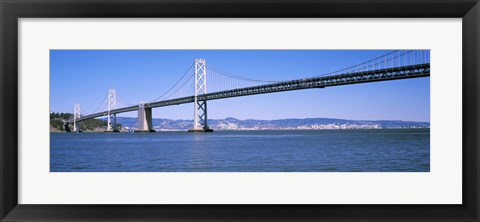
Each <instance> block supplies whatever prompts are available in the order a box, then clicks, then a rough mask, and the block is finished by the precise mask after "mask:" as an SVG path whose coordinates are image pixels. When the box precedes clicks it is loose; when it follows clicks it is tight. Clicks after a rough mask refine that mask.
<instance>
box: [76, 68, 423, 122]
mask: <svg viewBox="0 0 480 222" xmlns="http://www.w3.org/2000/svg"><path fill="white" fill-rule="evenodd" d="M427 76H430V63H426V64H418V65H411V66H400V67H394V68H387V69H377V70H372V71H363V72H355V73H346V74H339V75H331V76H320V77H313V78H305V79H296V80H290V81H284V82H277V83H271V84H266V85H258V86H252V87H245V88H237V89H232V90H226V91H219V92H212V93H207V94H203V95H199V96H198V100H199V101H201V100H215V99H225V98H231V97H237V96H249V95H255V94H264V93H274V92H282V91H290V90H300V89H309V88H325V87H330V86H339V85H348V84H357V83H367V82H377V81H387V80H396V79H408V78H418V77H427ZM192 102H194V96H187V97H181V98H176V99H170V100H162V101H158V102H151V103H145V104H144V107H145V108H157V107H163V106H172V105H180V104H185V103H192ZM135 110H138V106H129V107H124V108H119V109H114V110H110V113H114V114H117V113H124V112H131V111H135ZM106 115H108V112H107V111H105V112H99V113H95V114H91V115H86V116H82V117H80V118H79V119H77V121H83V120H87V119H92V118H96V117H101V116H106Z"/></svg>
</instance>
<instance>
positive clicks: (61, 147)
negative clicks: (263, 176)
mask: <svg viewBox="0 0 480 222" xmlns="http://www.w3.org/2000/svg"><path fill="white" fill-rule="evenodd" d="M50 141H51V149H50V170H51V171H52V172H429V171H430V130H429V129H375V130H372V129H370V130H318V131H315V130H305V131H299V130H291V131H285V130H282V131H216V132H213V133H187V132H157V133H51V134H50Z"/></svg>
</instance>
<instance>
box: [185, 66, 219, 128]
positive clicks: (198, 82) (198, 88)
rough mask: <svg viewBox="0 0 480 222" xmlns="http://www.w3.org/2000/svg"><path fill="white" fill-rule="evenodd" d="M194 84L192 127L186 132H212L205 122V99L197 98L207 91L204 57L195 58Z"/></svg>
mask: <svg viewBox="0 0 480 222" xmlns="http://www.w3.org/2000/svg"><path fill="white" fill-rule="evenodd" d="M194 86H195V89H194V90H195V91H194V96H195V101H194V110H193V113H194V114H193V115H194V116H193V129H189V130H188V132H213V130H212V129H210V128H209V127H208V124H207V100H205V98H202V99H199V98H198V97H199V96H201V95H203V94H206V93H207V66H206V64H205V59H195V83H194Z"/></svg>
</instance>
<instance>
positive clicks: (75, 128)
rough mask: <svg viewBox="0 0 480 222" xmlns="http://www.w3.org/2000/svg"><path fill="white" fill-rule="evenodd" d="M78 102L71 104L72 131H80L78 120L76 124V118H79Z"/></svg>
mask: <svg viewBox="0 0 480 222" xmlns="http://www.w3.org/2000/svg"><path fill="white" fill-rule="evenodd" d="M80 117H81V114H80V104H75V105H74V106H73V131H74V132H81V130H80V122H79V123H78V124H77V119H80Z"/></svg>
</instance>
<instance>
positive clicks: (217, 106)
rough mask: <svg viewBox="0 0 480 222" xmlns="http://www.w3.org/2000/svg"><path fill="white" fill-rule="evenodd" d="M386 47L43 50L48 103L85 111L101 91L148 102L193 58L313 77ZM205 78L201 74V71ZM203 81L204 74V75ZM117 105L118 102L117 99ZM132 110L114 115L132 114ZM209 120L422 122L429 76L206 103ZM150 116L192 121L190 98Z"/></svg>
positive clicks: (280, 75)
mask: <svg viewBox="0 0 480 222" xmlns="http://www.w3.org/2000/svg"><path fill="white" fill-rule="evenodd" d="M387 52H389V50H386V51H382V50H51V51H50V109H51V111H54V112H70V113H71V112H73V105H74V104H75V103H79V104H81V107H82V113H89V112H93V111H94V110H96V109H97V108H98V106H99V105H100V103H101V102H102V100H103V99H104V97H105V95H106V93H107V91H108V89H115V90H116V92H117V94H118V95H119V96H120V97H122V98H123V99H124V100H126V101H128V102H130V103H134V104H138V103H139V102H140V101H145V102H148V101H151V100H153V99H155V98H157V97H159V96H160V95H162V94H163V93H164V92H165V91H166V90H168V89H169V88H170V87H171V86H172V85H174V84H175V83H176V82H177V80H178V79H179V78H180V77H181V76H182V75H183V74H184V73H185V72H186V71H187V69H188V68H189V67H190V66H191V64H192V63H193V61H194V59H196V58H204V59H206V62H207V66H208V65H209V64H211V65H214V66H215V67H217V68H221V69H222V70H225V71H228V72H230V73H234V74H236V75H240V76H243V77H247V78H253V79H264V80H288V79H297V78H305V77H310V76H315V75H321V74H324V73H327V72H331V71H335V70H338V69H341V68H344V67H348V66H351V65H355V64H357V63H361V62H363V61H366V60H369V59H371V58H374V57H377V56H380V55H383V54H385V53H387ZM207 76H208V73H207ZM207 81H208V80H207ZM118 106H119V107H120V106H121V104H119V105H118ZM136 115H137V113H136V112H130V113H124V114H119V115H118V116H129V117H136ZM208 115H209V118H210V119H218V118H226V117H234V118H238V119H283V118H316V117H324V118H342V119H354V120H411V121H426V122H429V121H430V78H429V77H427V78H418V79H406V80H395V81H386V82H375V83H364V84H355V85H346V86H336V87H327V88H324V89H307V90H298V91H288V92H281V93H272V94H262V95H255V96H246V97H236V98H229V99H222V100H214V101H209V102H208ZM153 117H154V118H170V119H193V104H192V103H191V104H184V105H178V106H170V107H163V108H156V109H154V112H153Z"/></svg>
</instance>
